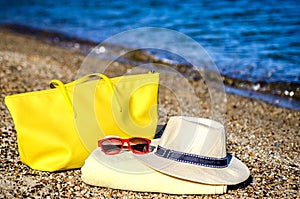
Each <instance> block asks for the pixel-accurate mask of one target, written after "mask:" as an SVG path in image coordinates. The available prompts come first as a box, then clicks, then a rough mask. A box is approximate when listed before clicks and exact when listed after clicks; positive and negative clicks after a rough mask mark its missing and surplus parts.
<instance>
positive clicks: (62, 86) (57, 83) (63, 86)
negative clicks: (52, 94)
mask: <svg viewBox="0 0 300 199" xmlns="http://www.w3.org/2000/svg"><path fill="white" fill-rule="evenodd" d="M93 77H100V78H101V79H103V81H104V82H105V84H106V85H107V86H108V89H109V90H110V92H111V93H113V92H114V88H113V83H112V82H111V80H110V79H109V78H108V77H107V76H106V75H104V74H101V73H93V74H89V75H86V76H84V77H81V78H79V79H77V80H74V81H73V82H70V83H68V84H64V83H62V82H61V81H60V80H57V79H53V80H51V81H50V87H51V88H59V89H60V90H61V92H62V94H63V96H64V98H65V101H66V102H67V106H68V109H69V111H70V112H71V113H72V114H73V113H74V114H75V116H76V112H75V111H74V110H73V105H72V101H71V98H70V96H69V94H68V92H67V89H66V85H68V86H73V85H74V86H75V85H76V84H81V83H83V82H86V81H88V80H90V79H91V78H93ZM116 100H117V103H118V106H119V108H120V112H122V107H121V104H120V101H119V99H118V98H117V97H116Z"/></svg>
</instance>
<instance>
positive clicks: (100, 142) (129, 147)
mask: <svg viewBox="0 0 300 199" xmlns="http://www.w3.org/2000/svg"><path fill="white" fill-rule="evenodd" d="M110 139H115V140H120V141H122V146H121V147H120V150H119V151H116V152H114V153H108V152H107V151H106V150H103V148H102V143H103V142H104V141H107V140H110ZM131 139H142V140H144V141H147V144H148V148H147V152H139V151H136V150H134V149H132V147H131V145H130V140H131ZM125 142H126V143H127V145H128V146H127V148H128V149H129V150H130V151H132V153H134V154H146V153H149V152H150V148H151V147H150V143H151V140H149V139H148V138H143V137H131V138H125V139H124V138H120V137H108V138H103V139H102V140H98V147H99V148H100V149H101V151H102V152H103V153H105V154H106V155H116V154H119V153H121V151H122V150H123V147H124V143H125Z"/></svg>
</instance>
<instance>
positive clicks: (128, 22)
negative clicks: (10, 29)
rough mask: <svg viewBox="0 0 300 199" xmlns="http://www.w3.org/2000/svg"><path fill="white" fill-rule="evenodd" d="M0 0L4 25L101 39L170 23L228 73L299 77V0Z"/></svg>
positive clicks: (262, 77)
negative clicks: (18, 25) (199, 45)
mask: <svg viewBox="0 0 300 199" xmlns="http://www.w3.org/2000/svg"><path fill="white" fill-rule="evenodd" d="M0 2H1V3H0V24H6V23H9V24H21V25H26V26H32V27H35V28H41V29H46V30H50V31H55V32H61V33H64V34H68V35H70V36H75V37H79V38H84V39H89V40H92V41H96V42H100V41H103V40H105V39H107V38H108V37H110V36H112V35H114V34H116V33H120V32H122V31H125V30H128V29H133V28H138V27H148V26H155V27H164V28H169V29H173V30H177V31H180V32H182V33H184V34H186V35H188V36H190V37H192V38H193V39H195V40H196V41H198V42H199V43H200V44H201V45H202V46H203V47H204V48H205V49H206V50H207V51H208V53H209V54H210V55H211V57H212V58H213V60H214V61H215V63H216V64H217V66H218V68H219V69H220V71H221V73H222V74H224V75H226V76H229V77H232V78H238V79H243V80H250V81H252V82H257V81H265V82H295V83H300V3H299V1H296V0H295V1H290V0H287V1H283V0H282V1H281V0H252V1H251V0H239V1H226V0H220V1H213V0H204V1H201V0H197V1H184V2H183V1H180V0H171V1H166V0H160V1H159V0H157V1H154V0H153V1H145V0H141V1H137V0H115V1H112V2H109V1H103V0H102V1H101V0H84V1H83V0H61V1H50V0H30V1H25V0H23V1H21V0H20V1H17V0H9V1H0Z"/></svg>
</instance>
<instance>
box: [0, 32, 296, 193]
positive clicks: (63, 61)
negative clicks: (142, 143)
mask: <svg viewBox="0 0 300 199" xmlns="http://www.w3.org/2000/svg"><path fill="white" fill-rule="evenodd" d="M83 60H84V54H83V53H82V52H81V51H80V50H78V49H75V48H74V49H65V48H61V47H59V46H57V45H49V44H47V43H45V42H42V41H40V40H38V39H36V38H35V37H32V36H28V35H22V34H17V33H12V32H8V31H3V30H0V69H1V70H0V79H1V84H0V89H1V95H0V99H1V104H0V105H1V107H0V109H1V121H0V138H1V139H0V140H1V141H0V143H1V144H0V147H1V148H0V150H1V160H0V161H1V167H0V197H5V198H18V197H22V198H25V197H35V198H38V197H39V198H46V196H51V197H54V198H57V197H69V198H76V197H83V198H99V197H114V198H121V197H124V196H127V197H128V198H137V197H143V198H207V197H214V198H232V197H236V198H242V197H244V198H246V197H249V198H253V197H269V198H296V197H297V196H298V194H299V191H300V187H299V182H300V164H299V163H300V156H299V154H300V135H299V132H300V120H299V118H300V112H299V111H296V110H291V109H285V108H282V107H277V106H273V105H270V104H268V103H265V102H262V101H258V100H255V99H250V98H245V97H241V96H236V95H231V94H228V93H227V104H226V109H227V110H226V115H225V121H224V125H225V127H226V130H227V152H228V153H231V154H232V155H234V156H235V157H237V158H238V159H240V160H241V161H242V162H244V163H245V164H246V165H247V166H248V168H249V169H250V173H251V178H250V180H249V181H248V182H246V184H241V185H238V186H231V187H228V192H227V193H226V194H224V195H209V196H206V195H199V196H195V195H168V194H161V193H143V192H132V191H126V190H115V189H109V188H105V187H94V186H90V185H87V184H85V183H83V182H82V180H81V178H80V177H81V172H80V169H74V170H69V171H60V172H54V173H50V172H41V171H36V170H33V169H30V168H29V167H28V166H26V165H24V164H22V163H21V162H20V159H19V155H18V151H17V149H18V146H17V132H16V131H15V127H14V124H13V121H12V119H11V116H10V114H9V112H8V110H7V108H6V106H5V104H4V101H3V99H4V97H5V96H7V95H12V94H15V93H21V92H28V91H33V90H42V89H48V88H49V84H48V83H49V81H50V80H51V79H54V78H55V79H60V80H62V81H63V82H69V81H72V80H74V78H76V73H74V71H76V70H78V68H79V67H80V65H81V63H82V61H83ZM118 67H120V68H122V70H123V67H122V63H120V65H119V66H118ZM124 67H125V69H124V70H126V67H127V66H124ZM112 72H115V73H117V72H119V71H112ZM194 83H195V85H198V87H197V88H198V89H197V93H199V95H201V99H200V101H199V105H197V106H196V108H198V109H200V108H201V110H200V114H199V115H198V116H201V117H205V118H207V117H210V114H211V110H210V106H209V102H210V101H209V95H208V94H207V92H206V90H205V88H204V87H199V84H201V85H202V83H203V82H201V81H200V82H199V83H198V82H194ZM161 97H162V101H163V103H162V104H161V106H162V108H163V110H165V111H166V113H167V115H163V117H164V118H166V117H168V116H169V115H172V114H176V113H177V112H176V109H177V107H176V103H175V102H174V103H173V101H172V100H171V99H170V98H166V96H161ZM199 107H200V108H199ZM183 108H185V109H186V110H187V111H188V112H189V113H190V114H191V115H193V114H194V113H193V110H194V108H195V105H193V104H185V105H184V107H183ZM168 114H169V115H168Z"/></svg>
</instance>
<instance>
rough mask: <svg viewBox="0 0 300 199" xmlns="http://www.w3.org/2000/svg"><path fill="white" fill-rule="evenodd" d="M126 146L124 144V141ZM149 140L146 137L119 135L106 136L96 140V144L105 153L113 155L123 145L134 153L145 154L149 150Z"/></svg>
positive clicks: (118, 151) (120, 149) (119, 150)
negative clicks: (123, 137) (125, 137)
mask: <svg viewBox="0 0 300 199" xmlns="http://www.w3.org/2000/svg"><path fill="white" fill-rule="evenodd" d="M125 142H126V143H127V144H128V146H124V143H125ZM150 143H151V141H150V140H149V139H147V138H141V137H132V138H128V139H122V138H119V137H108V138H104V139H102V140H99V141H98V146H99V147H100V148H101V150H102V151H103V152H104V153H105V154H106V155H115V154H118V153H120V152H121V151H122V149H123V147H126V148H128V149H129V150H131V151H132V152H133V153H135V154H146V153H148V152H149V151H150Z"/></svg>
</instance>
